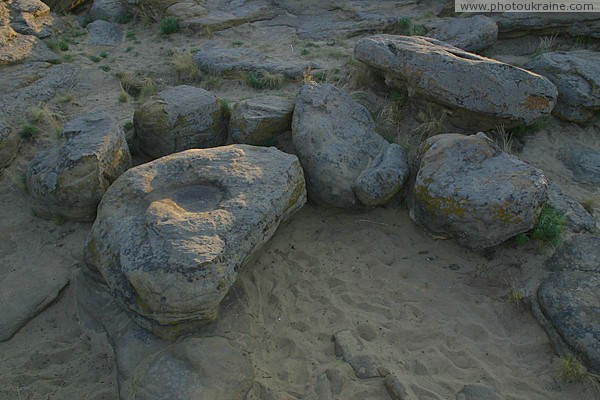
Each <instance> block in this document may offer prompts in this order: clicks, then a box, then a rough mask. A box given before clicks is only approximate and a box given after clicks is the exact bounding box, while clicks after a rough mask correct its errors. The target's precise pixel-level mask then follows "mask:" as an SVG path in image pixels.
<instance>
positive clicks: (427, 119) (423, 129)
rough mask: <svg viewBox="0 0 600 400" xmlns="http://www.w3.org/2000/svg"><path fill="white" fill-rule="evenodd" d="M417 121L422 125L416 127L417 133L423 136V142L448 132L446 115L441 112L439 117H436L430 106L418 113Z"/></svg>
mask: <svg viewBox="0 0 600 400" xmlns="http://www.w3.org/2000/svg"><path fill="white" fill-rule="evenodd" d="M417 119H418V120H420V121H421V123H420V124H419V125H418V126H417V127H416V129H415V132H417V133H418V134H419V135H421V141H423V140H425V139H427V138H429V137H431V136H435V135H439V134H440V133H443V132H444V131H445V130H446V113H444V111H440V113H439V115H436V113H435V112H434V110H433V109H432V108H431V106H430V105H427V107H426V108H425V110H421V111H419V112H418V113H417Z"/></svg>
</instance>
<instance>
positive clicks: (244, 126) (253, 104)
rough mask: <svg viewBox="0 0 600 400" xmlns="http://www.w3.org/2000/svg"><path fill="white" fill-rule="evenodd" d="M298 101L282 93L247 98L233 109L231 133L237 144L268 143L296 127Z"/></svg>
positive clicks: (230, 124)
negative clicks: (293, 118) (295, 102)
mask: <svg viewBox="0 0 600 400" xmlns="http://www.w3.org/2000/svg"><path fill="white" fill-rule="evenodd" d="M293 112H294V101H293V100H289V99H287V98H285V97H280V96H262V97H257V98H253V99H248V100H243V101H241V102H239V103H238V104H236V106H235V108H234V109H233V111H232V112H231V119H230V121H229V132H230V134H231V139H232V140H233V142H234V143H245V144H253V145H264V144H270V143H272V142H273V141H274V140H275V138H276V137H277V136H279V135H280V134H282V133H284V132H286V131H289V130H291V129H292V113H293Z"/></svg>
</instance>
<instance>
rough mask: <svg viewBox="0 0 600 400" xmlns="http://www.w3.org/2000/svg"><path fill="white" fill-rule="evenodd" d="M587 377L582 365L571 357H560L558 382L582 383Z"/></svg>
mask: <svg viewBox="0 0 600 400" xmlns="http://www.w3.org/2000/svg"><path fill="white" fill-rule="evenodd" d="M587 376H588V371H587V370H586V368H585V367H584V366H583V364H582V363H581V362H580V361H579V360H578V359H577V358H575V357H573V356H566V357H561V359H560V380H561V381H563V382H565V383H579V382H583V381H584V379H586V378H587Z"/></svg>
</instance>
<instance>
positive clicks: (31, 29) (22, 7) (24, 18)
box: [8, 0, 54, 38]
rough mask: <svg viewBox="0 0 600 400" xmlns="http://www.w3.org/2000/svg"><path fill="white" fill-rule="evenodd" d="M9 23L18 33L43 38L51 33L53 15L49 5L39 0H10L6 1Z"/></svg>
mask: <svg viewBox="0 0 600 400" xmlns="http://www.w3.org/2000/svg"><path fill="white" fill-rule="evenodd" d="M8 7H9V9H10V25H11V27H12V28H13V29H14V30H15V31H16V32H18V33H21V34H23V35H34V36H37V37H39V38H44V37H47V36H50V35H51V34H52V25H53V23H54V17H53V16H52V15H50V7H48V6H47V5H46V4H45V3H43V2H42V1H39V0H12V1H10V2H8Z"/></svg>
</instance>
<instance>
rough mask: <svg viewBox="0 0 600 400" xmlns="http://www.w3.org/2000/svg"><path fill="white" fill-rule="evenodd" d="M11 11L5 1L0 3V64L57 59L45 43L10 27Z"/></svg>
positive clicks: (52, 60)
mask: <svg viewBox="0 0 600 400" xmlns="http://www.w3.org/2000/svg"><path fill="white" fill-rule="evenodd" d="M12 22H13V21H11V13H10V10H9V8H8V5H7V3H0V65H3V64H12V63H17V62H20V61H46V62H55V61H58V59H59V56H58V55H57V54H55V53H54V52H52V51H51V50H50V49H49V48H48V46H47V45H46V43H44V42H43V41H41V40H40V39H38V38H37V37H35V36H33V35H23V34H21V33H17V32H15V30H14V29H13V28H12V27H11V23H12Z"/></svg>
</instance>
